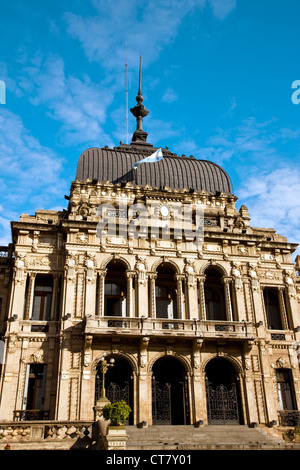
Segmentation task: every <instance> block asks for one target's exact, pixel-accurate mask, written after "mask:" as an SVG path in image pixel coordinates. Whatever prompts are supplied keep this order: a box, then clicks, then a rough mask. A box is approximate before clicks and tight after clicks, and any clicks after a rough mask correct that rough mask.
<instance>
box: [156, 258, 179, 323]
mask: <svg viewBox="0 0 300 470" xmlns="http://www.w3.org/2000/svg"><path fill="white" fill-rule="evenodd" d="M174 275H175V271H174V269H173V267H172V266H171V265H170V264H168V263H163V264H161V265H160V266H159V267H158V268H157V278H156V283H155V299H156V318H169V319H173V318H177V294H176V282H175V279H174Z"/></svg>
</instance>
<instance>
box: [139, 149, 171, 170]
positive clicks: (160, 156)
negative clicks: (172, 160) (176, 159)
mask: <svg viewBox="0 0 300 470" xmlns="http://www.w3.org/2000/svg"><path fill="white" fill-rule="evenodd" d="M163 157H164V156H163V153H162V151H161V149H158V150H156V152H154V153H152V155H150V157H147V158H144V159H143V160H140V161H139V162H136V163H135V164H134V165H133V168H134V170H136V169H137V166H138V165H139V164H140V163H154V162H159V161H160V160H162V159H163Z"/></svg>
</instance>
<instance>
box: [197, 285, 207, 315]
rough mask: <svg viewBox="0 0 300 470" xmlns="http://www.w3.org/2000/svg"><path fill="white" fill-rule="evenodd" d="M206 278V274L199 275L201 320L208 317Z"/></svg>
mask: <svg viewBox="0 0 300 470" xmlns="http://www.w3.org/2000/svg"><path fill="white" fill-rule="evenodd" d="M205 279H206V276H199V277H198V287H199V305H200V320H205V319H206V309H205V291H204V283H205Z"/></svg>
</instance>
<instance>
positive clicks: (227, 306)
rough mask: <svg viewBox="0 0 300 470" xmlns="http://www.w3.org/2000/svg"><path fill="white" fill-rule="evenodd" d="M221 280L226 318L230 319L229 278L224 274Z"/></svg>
mask: <svg viewBox="0 0 300 470" xmlns="http://www.w3.org/2000/svg"><path fill="white" fill-rule="evenodd" d="M222 282H223V284H224V295H225V310H226V320H227V321H232V306H231V295H230V282H231V279H230V278H228V277H225V276H224V277H223V278H222Z"/></svg>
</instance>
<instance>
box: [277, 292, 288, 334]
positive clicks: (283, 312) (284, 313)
mask: <svg viewBox="0 0 300 470" xmlns="http://www.w3.org/2000/svg"><path fill="white" fill-rule="evenodd" d="M284 292H285V287H279V288H278V301H279V310H280V317H281V323H282V329H283V330H288V329H289V327H288V321H287V311H286V308H285V301H284Z"/></svg>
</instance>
